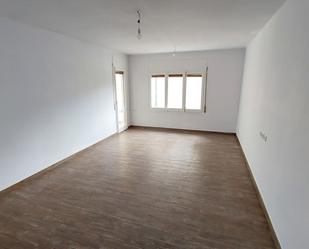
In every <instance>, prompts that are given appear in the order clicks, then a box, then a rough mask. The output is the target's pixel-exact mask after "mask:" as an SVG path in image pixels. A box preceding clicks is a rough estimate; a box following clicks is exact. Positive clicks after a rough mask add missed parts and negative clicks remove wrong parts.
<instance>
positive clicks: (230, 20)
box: [0, 0, 284, 54]
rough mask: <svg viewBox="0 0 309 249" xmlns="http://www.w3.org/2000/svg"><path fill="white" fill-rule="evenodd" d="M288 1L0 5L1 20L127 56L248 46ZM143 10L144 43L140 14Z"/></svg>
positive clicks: (7, 0) (14, 1) (65, 0)
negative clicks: (16, 22)
mask: <svg viewBox="0 0 309 249" xmlns="http://www.w3.org/2000/svg"><path fill="white" fill-rule="evenodd" d="M283 2H284V0H0V17H1V16H3V17H7V18H10V19H14V20H16V21H20V22H24V23H27V24H30V25H33V26H39V27H41V28H45V29H49V30H52V31H56V32H59V33H62V34H66V35H69V36H72V37H75V38H78V39H80V40H83V41H88V42H91V43H95V44H97V45H103V46H105V47H109V48H113V49H117V50H120V51H122V52H125V53H128V54H137V53H157V52H171V51H173V50H174V49H175V47H176V50H177V51H192V50H206V49H220V48H232V47H244V46H245V45H246V44H247V42H248V41H250V39H252V38H253V37H254V35H255V34H256V32H257V31H259V30H260V29H261V28H262V27H263V25H265V23H266V22H267V21H268V20H269V19H270V17H271V16H272V15H273V14H274V13H275V12H276V10H278V9H279V7H280V6H281V5H282V3H283ZM137 9H141V11H142V33H143V38H142V40H138V39H137V38H136V33H137V24H136V21H137V20H136V18H137V16H136V10H137Z"/></svg>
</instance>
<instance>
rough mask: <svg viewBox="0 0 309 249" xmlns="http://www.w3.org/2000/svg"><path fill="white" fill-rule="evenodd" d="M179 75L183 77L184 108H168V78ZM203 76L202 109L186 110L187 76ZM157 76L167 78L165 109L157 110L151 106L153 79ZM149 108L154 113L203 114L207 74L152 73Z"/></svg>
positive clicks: (150, 77)
mask: <svg viewBox="0 0 309 249" xmlns="http://www.w3.org/2000/svg"><path fill="white" fill-rule="evenodd" d="M175 74H177V75H178V74H179V75H182V77H183V84H182V87H183V88H182V108H168V76H169V75H175ZM191 74H193V75H201V76H202V96H201V108H200V109H198V110H197V109H186V86H187V75H191ZM155 75H164V76H165V107H164V108H156V107H152V105H151V79H152V77H153V76H155ZM149 82H150V83H149V107H150V109H151V110H152V111H160V112H191V113H203V112H204V111H203V110H204V106H205V104H206V103H205V101H206V98H205V97H206V96H205V93H206V73H205V72H203V73H201V72H192V71H190V72H185V73H179V72H178V73H177V72H168V73H162V72H161V73H151V74H150V75H149Z"/></svg>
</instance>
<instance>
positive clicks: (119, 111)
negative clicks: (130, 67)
mask: <svg viewBox="0 0 309 249" xmlns="http://www.w3.org/2000/svg"><path fill="white" fill-rule="evenodd" d="M115 85H116V86H115V91H116V94H115V95H116V117H117V129H118V132H122V131H124V130H126V129H127V128H128V124H127V112H126V104H125V87H124V72H120V71H116V73H115Z"/></svg>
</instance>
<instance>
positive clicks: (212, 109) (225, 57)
mask: <svg viewBox="0 0 309 249" xmlns="http://www.w3.org/2000/svg"><path fill="white" fill-rule="evenodd" d="M244 56H245V50H244V49H230V50H215V51H204V52H190V53H177V54H176V56H175V57H173V56H172V55H171V54H150V55H133V56H129V67H130V98H131V102H130V103H131V124H132V125H142V126H155V127H167V128H181V129H193V130H206V131H222V132H235V131H236V124H237V115H238V107H239V98H240V88H241V83H242V75H243V63H244ZM207 65H208V66H209V77H208V91H207V113H206V114H201V113H183V112H166V111H154V110H151V108H150V100H149V94H150V91H149V87H150V82H149V81H150V75H151V74H152V73H158V72H161V73H162V72H164V73H165V72H176V73H177V72H179V73H183V72H186V71H187V72H205V68H206V66H207Z"/></svg>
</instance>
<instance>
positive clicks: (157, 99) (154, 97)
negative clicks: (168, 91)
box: [151, 75, 165, 108]
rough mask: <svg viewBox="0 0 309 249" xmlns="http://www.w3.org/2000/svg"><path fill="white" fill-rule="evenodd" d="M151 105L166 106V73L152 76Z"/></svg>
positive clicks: (154, 106) (156, 106)
mask: <svg viewBox="0 0 309 249" xmlns="http://www.w3.org/2000/svg"><path fill="white" fill-rule="evenodd" d="M151 107H152V108H165V75H153V76H152V77H151Z"/></svg>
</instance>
